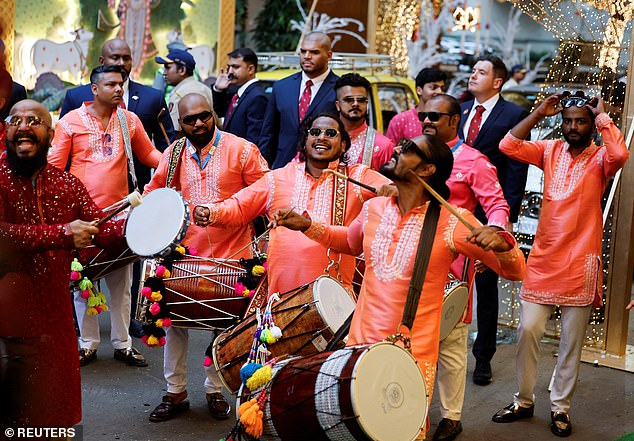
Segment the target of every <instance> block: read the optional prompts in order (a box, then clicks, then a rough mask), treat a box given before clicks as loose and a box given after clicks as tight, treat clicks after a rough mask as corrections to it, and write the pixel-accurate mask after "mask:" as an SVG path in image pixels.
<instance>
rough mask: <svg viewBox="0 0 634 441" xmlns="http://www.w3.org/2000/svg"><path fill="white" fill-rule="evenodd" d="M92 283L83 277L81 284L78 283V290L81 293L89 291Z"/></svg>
mask: <svg viewBox="0 0 634 441" xmlns="http://www.w3.org/2000/svg"><path fill="white" fill-rule="evenodd" d="M92 286H93V285H92V282H91V281H90V279H89V278H88V277H84V278H83V279H82V280H81V282H79V289H81V290H82V291H83V290H84V289H90V288H92Z"/></svg>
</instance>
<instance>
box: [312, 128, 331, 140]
mask: <svg viewBox="0 0 634 441" xmlns="http://www.w3.org/2000/svg"><path fill="white" fill-rule="evenodd" d="M322 132H323V133H324V134H325V135H326V138H335V137H336V136H337V135H338V134H339V130H337V129H319V128H317V127H313V128H312V129H308V134H309V135H310V136H314V137H315V138H317V137H318V136H321V134H322Z"/></svg>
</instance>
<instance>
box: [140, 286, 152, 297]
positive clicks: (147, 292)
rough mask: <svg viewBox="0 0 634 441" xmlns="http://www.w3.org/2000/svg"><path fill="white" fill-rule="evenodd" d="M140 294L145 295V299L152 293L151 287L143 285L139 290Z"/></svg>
mask: <svg viewBox="0 0 634 441" xmlns="http://www.w3.org/2000/svg"><path fill="white" fill-rule="evenodd" d="M141 295H142V296H143V297H145V298H146V299H149V298H150V296H151V295H152V288H150V287H149V286H144V287H143V289H142V290H141Z"/></svg>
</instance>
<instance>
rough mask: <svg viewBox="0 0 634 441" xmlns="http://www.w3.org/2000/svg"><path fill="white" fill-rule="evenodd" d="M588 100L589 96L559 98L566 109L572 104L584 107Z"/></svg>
mask: <svg viewBox="0 0 634 441" xmlns="http://www.w3.org/2000/svg"><path fill="white" fill-rule="evenodd" d="M589 102H590V98H588V97H577V96H571V97H570V98H566V99H563V100H561V106H562V107H563V108H564V109H567V108H569V107H572V106H577V107H584V106H585V105H586V104H588V103H589Z"/></svg>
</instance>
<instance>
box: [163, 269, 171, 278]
mask: <svg viewBox="0 0 634 441" xmlns="http://www.w3.org/2000/svg"><path fill="white" fill-rule="evenodd" d="M171 275H172V273H171V272H170V270H168V269H167V268H165V272H164V273H163V278H164V279H169V277H170V276H171Z"/></svg>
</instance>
